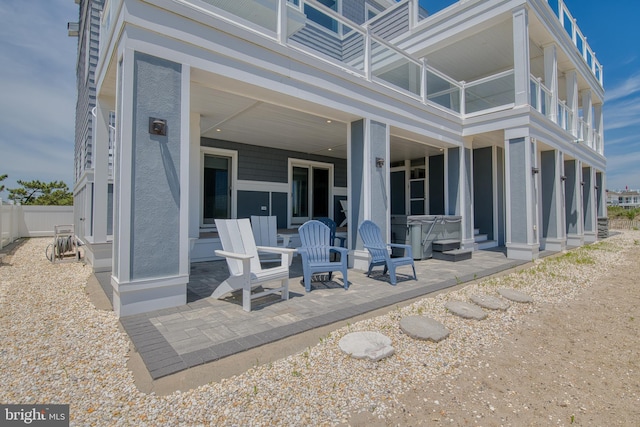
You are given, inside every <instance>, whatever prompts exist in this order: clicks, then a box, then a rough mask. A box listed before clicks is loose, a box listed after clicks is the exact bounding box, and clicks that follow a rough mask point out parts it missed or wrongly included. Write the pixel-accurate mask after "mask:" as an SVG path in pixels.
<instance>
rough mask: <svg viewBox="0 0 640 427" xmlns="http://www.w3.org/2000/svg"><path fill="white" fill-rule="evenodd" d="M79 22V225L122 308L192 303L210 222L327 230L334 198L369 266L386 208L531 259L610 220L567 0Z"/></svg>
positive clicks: (584, 55) (163, 4) (220, 7)
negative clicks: (436, 218) (368, 241)
mask: <svg viewBox="0 0 640 427" xmlns="http://www.w3.org/2000/svg"><path fill="white" fill-rule="evenodd" d="M427 4H428V3H427ZM100 9H103V10H102V14H101V19H100V23H99V25H97V22H96V20H95V17H96V15H95V13H94V11H97V10H100ZM80 11H81V14H80V23H79V30H80V31H79V37H80V39H79V41H80V43H79V56H78V57H79V61H78V81H79V83H78V85H79V100H78V119H77V120H78V123H79V128H78V129H79V130H78V136H77V138H78V146H79V148H78V149H77V150H76V158H77V159H76V165H77V166H76V167H77V168H78V170H79V173H77V174H76V175H77V180H78V182H77V184H76V191H75V194H76V206H77V207H78V209H79V211H81V214H80V215H82V216H80V217H79V218H78V219H77V223H76V227H79V226H80V225H81V224H82V223H81V221H82V218H84V227H83V228H82V230H83V234H82V236H81V237H82V238H83V241H85V242H86V243H87V246H86V247H87V251H88V252H89V253H90V254H91V255H90V256H89V259H90V260H92V262H94V265H95V266H96V268H103V267H104V265H106V264H108V265H111V268H112V284H113V289H114V309H115V310H116V312H117V313H118V314H119V315H128V314H133V313H137V312H142V311H147V310H152V309H156V308H162V307H168V306H175V305H180V304H184V303H185V302H186V285H187V283H188V281H189V271H190V269H189V267H190V264H191V263H192V262H195V261H200V260H206V259H212V258H213V256H214V255H213V250H214V248H215V247H219V242H218V240H217V238H215V235H213V236H212V235H211V233H208V232H210V231H214V228H213V227H214V224H213V220H214V218H227V217H231V218H235V217H248V216H250V215H252V214H263V215H264V214H271V215H275V216H277V218H278V224H279V227H283V228H285V227H286V228H295V227H297V226H298V225H299V224H301V223H303V222H304V221H305V220H307V219H309V218H312V217H316V216H330V217H333V218H334V219H336V220H337V222H339V223H340V222H342V220H343V217H342V216H341V215H343V214H342V209H341V203H340V201H344V200H345V199H346V200H347V201H348V202H347V209H346V212H347V213H348V216H347V218H346V219H347V223H348V246H349V248H350V250H351V253H352V256H350V259H351V260H352V261H353V264H354V266H355V267H358V268H363V267H364V266H366V259H367V257H368V255H367V252H366V251H364V250H363V246H362V242H361V240H360V239H359V237H358V235H357V225H358V224H360V223H361V222H362V221H363V220H366V219H370V220H373V221H374V222H376V223H377V224H378V225H380V226H381V228H382V230H383V232H384V234H385V235H386V236H387V239H388V240H390V239H391V238H392V233H391V217H392V215H393V216H400V217H401V216H403V215H411V214H446V215H458V216H460V217H462V225H461V227H462V244H463V246H464V247H467V248H474V245H475V239H474V234H475V230H476V229H478V230H479V232H480V233H482V234H486V235H487V236H488V238H489V240H491V241H493V242H494V244H495V245H498V246H505V247H506V250H507V256H508V257H509V258H515V259H525V260H531V259H532V258H536V257H537V256H538V252H539V251H540V250H541V249H547V250H556V251H557V250H562V249H564V248H565V247H566V246H567V245H581V244H583V243H585V242H591V241H595V240H596V237H597V217H599V216H606V198H605V197H604V196H605V195H604V190H603V189H604V188H605V184H606V179H605V170H606V159H605V157H604V154H603V153H604V141H603V110H602V105H603V102H604V89H603V86H602V81H603V76H602V67H601V65H600V64H599V62H598V61H597V59H596V57H595V55H594V53H593V51H592V50H591V49H590V47H589V45H588V44H587V40H586V37H585V36H584V35H583V34H582V32H581V31H580V29H579V28H578V27H577V26H576V24H575V20H574V19H573V18H572V16H571V15H570V12H569V11H568V9H567V8H566V6H565V5H564V3H563V2H562V0H559V1H558V0H549V1H547V0H465V1H460V2H458V3H456V4H454V5H452V6H451V7H449V8H447V9H445V10H443V11H441V12H438V13H435V14H433V15H430V16H428V15H427V13H425V11H424V10H422V9H421V8H420V7H419V6H418V1H417V0H403V1H401V2H399V3H396V2H394V1H391V0H321V1H314V0H106V1H105V2H104V7H102V2H100V1H92V0H81V1H80ZM89 11H91V12H89ZM87 28H91V31H90V36H88V37H89V38H90V41H89V42H83V40H84V37H85V36H83V31H84V32H85V33H86V31H87ZM96 42H97V43H96ZM85 43H88V44H90V45H91V47H92V52H93V54H91V55H86V48H84V49H85V50H84V51H83V46H84V44H85ZM94 55H95V56H94ZM94 60H96V62H95V64H94V62H93V61H94ZM87 61H88V62H87ZM86 64H88V65H86ZM94 65H95V68H94ZM87 69H88V70H90V71H89V75H90V76H91V78H90V79H89V80H84V79H85V74H83V72H84V73H86V70H87ZM94 70H95V73H93V71H94ZM85 85H86V86H85ZM85 87H86V88H87V89H89V88H91V89H92V88H95V100H94V99H92V98H91V97H89V98H88V99H85V98H83V91H84V90H85ZM80 89H82V91H81V90H80ZM94 101H95V106H96V108H95V114H94V115H92V116H89V115H88V114H87V112H89V111H91V109H92V108H93V103H92V102H94ZM85 122H88V123H89V126H90V128H91V132H88V131H87V132H85V131H84V128H85V126H87V125H85V124H84V123H85ZM88 135H91V138H88ZM87 141H89V142H88V143H87ZM112 145H113V147H114V151H111V147H112ZM112 153H113V154H114V155H113V157H112V156H111V154H112ZM112 159H113V165H114V166H113V173H112V168H111V167H110V164H111V163H110V162H111V161H112ZM89 160H90V161H89ZM83 173H84V174H85V175H86V176H87V177H89V176H90V178H86V179H85V178H84V177H83ZM111 188H113V191H111V190H110V189H111ZM110 203H113V208H111V207H110V206H111V205H110ZM111 213H113V216H111ZM87 222H89V223H90V224H87ZM111 223H113V226H112V227H113V228H112V229H111V228H110V227H111V225H110V224H111ZM79 228H80V227H79ZM110 230H112V232H110ZM111 244H112V245H113V246H112V248H111V249H110V250H108V251H105V250H104V248H108V247H109V245H111Z"/></svg>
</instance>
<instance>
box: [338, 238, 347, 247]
mask: <svg viewBox="0 0 640 427" xmlns="http://www.w3.org/2000/svg"><path fill="white" fill-rule="evenodd" d="M335 238H336V239H338V240H340V247H342V248H344V247H345V246H344V243H345V242H346V241H347V238H346V237H341V236H336V237H335Z"/></svg>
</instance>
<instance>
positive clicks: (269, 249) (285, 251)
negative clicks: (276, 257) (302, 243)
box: [256, 246, 296, 267]
mask: <svg viewBox="0 0 640 427" xmlns="http://www.w3.org/2000/svg"><path fill="white" fill-rule="evenodd" d="M256 249H257V250H258V252H266V253H271V254H280V255H281V257H280V260H281V263H280V265H282V266H283V267H286V266H289V265H291V263H292V262H293V254H295V252H296V250H295V249H290V248H274V247H273V246H256Z"/></svg>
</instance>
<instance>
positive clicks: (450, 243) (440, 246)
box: [431, 239, 460, 252]
mask: <svg viewBox="0 0 640 427" xmlns="http://www.w3.org/2000/svg"><path fill="white" fill-rule="evenodd" d="M431 249H432V250H433V252H446V251H451V250H454V249H460V241H459V240H453V239H446V240H434V241H433V243H432V245H431Z"/></svg>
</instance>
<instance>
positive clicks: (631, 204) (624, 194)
mask: <svg viewBox="0 0 640 427" xmlns="http://www.w3.org/2000/svg"><path fill="white" fill-rule="evenodd" d="M607 204H608V205H610V206H620V207H623V208H625V209H636V208H640V192H638V191H637V190H625V191H620V192H616V191H608V192H607Z"/></svg>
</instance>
